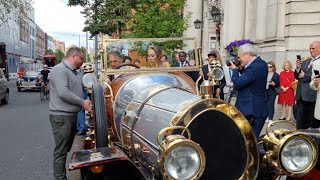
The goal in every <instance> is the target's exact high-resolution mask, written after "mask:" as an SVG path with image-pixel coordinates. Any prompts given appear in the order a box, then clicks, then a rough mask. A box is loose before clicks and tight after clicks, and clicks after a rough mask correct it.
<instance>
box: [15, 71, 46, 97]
mask: <svg viewBox="0 0 320 180" xmlns="http://www.w3.org/2000/svg"><path fill="white" fill-rule="evenodd" d="M39 76H40V72H37V71H26V72H24V73H23V75H22V77H21V78H19V79H18V80H17V83H16V84H17V89H18V91H19V92H20V91H21V90H22V89H32V90H34V89H35V90H40V89H41V82H40V79H39Z"/></svg>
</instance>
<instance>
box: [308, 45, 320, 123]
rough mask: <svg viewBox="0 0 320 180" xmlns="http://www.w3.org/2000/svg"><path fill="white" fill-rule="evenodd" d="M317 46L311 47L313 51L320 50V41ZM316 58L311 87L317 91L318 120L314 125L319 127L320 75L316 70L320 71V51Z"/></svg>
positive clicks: (316, 108)
mask: <svg viewBox="0 0 320 180" xmlns="http://www.w3.org/2000/svg"><path fill="white" fill-rule="evenodd" d="M315 43H316V44H315V46H313V48H314V49H311V51H317V50H318V52H320V41H316V42H315ZM314 56H315V58H314V61H313V64H312V77H313V79H312V81H311V82H310V88H311V89H313V90H315V91H316V92H317V97H316V104H315V109H314V118H315V119H316V121H314V124H313V127H314V128H315V127H319V126H320V111H319V109H320V75H316V74H315V73H314V72H315V71H318V72H319V71H320V53H319V54H317V53H315V54H314Z"/></svg>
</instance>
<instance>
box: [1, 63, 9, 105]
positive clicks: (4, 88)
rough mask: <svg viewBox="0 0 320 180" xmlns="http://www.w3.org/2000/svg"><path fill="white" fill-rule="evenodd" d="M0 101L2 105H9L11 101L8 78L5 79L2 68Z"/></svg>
mask: <svg viewBox="0 0 320 180" xmlns="http://www.w3.org/2000/svg"><path fill="white" fill-rule="evenodd" d="M0 101H1V104H8V101H9V86H8V84H7V78H6V77H5V75H4V73H3V71H2V69H1V68H0Z"/></svg>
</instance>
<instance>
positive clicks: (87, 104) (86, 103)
mask: <svg viewBox="0 0 320 180" xmlns="http://www.w3.org/2000/svg"><path fill="white" fill-rule="evenodd" d="M82 107H83V109H85V110H87V111H88V112H90V113H92V108H91V101H90V100H88V99H87V100H84V102H83V104H82Z"/></svg>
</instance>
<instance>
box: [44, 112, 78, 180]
mask: <svg viewBox="0 0 320 180" xmlns="http://www.w3.org/2000/svg"><path fill="white" fill-rule="evenodd" d="M50 122H51V126H52V131H53V137H54V141H55V144H56V146H55V148H54V152H53V175H54V177H55V179H56V180H58V179H59V180H60V179H63V180H66V179H67V177H66V168H65V164H66V159H67V153H68V152H69V151H70V149H71V147H72V143H73V140H74V137H75V135H76V132H77V126H76V124H77V115H74V116H66V115H51V114H50Z"/></svg>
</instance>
